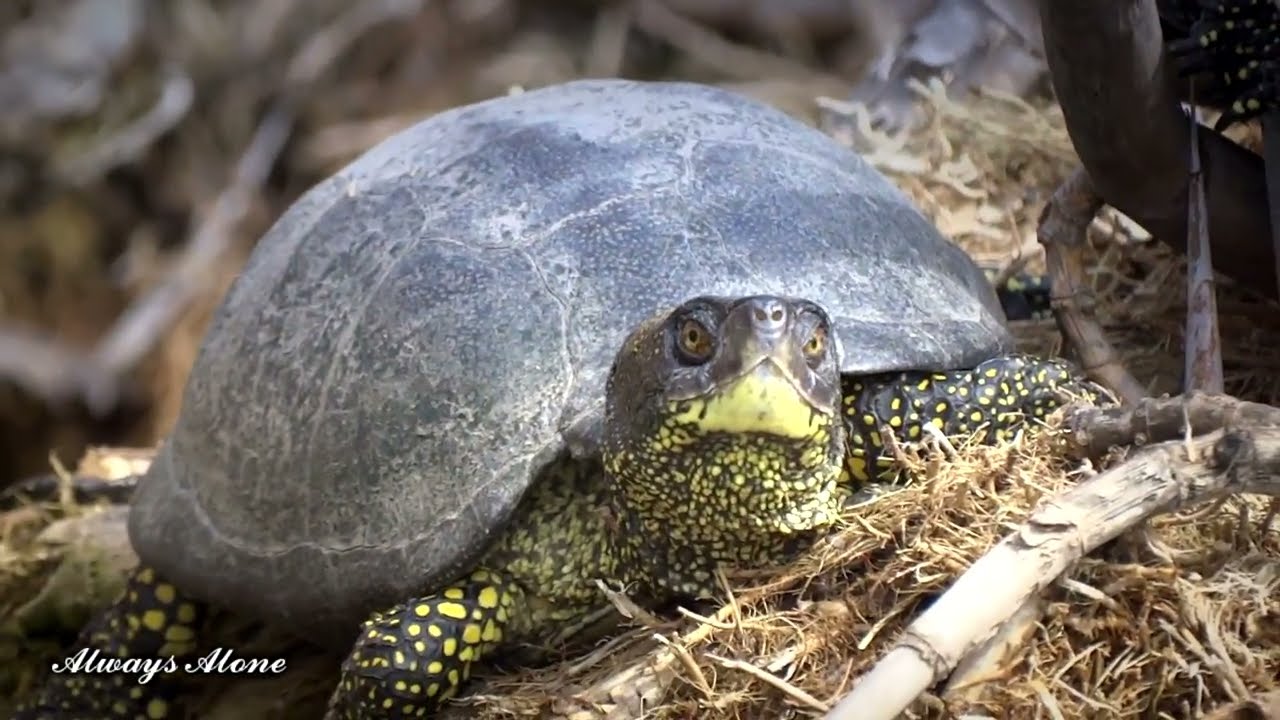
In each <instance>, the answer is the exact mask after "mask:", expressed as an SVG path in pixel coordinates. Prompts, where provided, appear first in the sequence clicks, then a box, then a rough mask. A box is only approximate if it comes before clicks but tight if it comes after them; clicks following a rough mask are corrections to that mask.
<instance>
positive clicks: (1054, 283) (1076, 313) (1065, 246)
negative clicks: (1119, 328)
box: [1036, 170, 1147, 402]
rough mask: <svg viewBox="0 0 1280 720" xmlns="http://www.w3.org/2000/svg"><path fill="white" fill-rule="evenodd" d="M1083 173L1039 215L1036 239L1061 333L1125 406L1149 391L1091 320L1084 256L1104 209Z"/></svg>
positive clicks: (1087, 369)
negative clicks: (1091, 226)
mask: <svg viewBox="0 0 1280 720" xmlns="http://www.w3.org/2000/svg"><path fill="white" fill-rule="evenodd" d="M1102 204H1103V203H1102V198H1100V197H1098V195H1097V193H1096V192H1095V191H1094V189H1093V186H1092V185H1091V184H1090V182H1089V176H1088V175H1086V174H1085V173H1084V171H1083V170H1076V171H1075V172H1074V173H1072V174H1071V176H1070V177H1068V178H1067V179H1066V180H1065V181H1064V182H1063V183H1062V185H1060V186H1059V187H1058V189H1057V190H1055V191H1054V192H1053V196H1052V197H1050V198H1049V202H1048V203H1046V204H1045V207H1044V211H1043V212H1041V214H1040V225H1039V227H1038V228H1037V229H1036V237H1037V239H1038V240H1039V242H1040V244H1041V245H1042V246H1044V261H1045V267H1046V268H1047V269H1048V272H1049V280H1050V285H1051V287H1052V293H1053V295H1052V298H1051V302H1052V304H1053V315H1054V319H1055V320H1056V321H1057V323H1058V329H1059V330H1060V331H1061V332H1062V336H1063V337H1064V338H1066V340H1067V342H1068V343H1070V345H1071V347H1073V348H1074V349H1075V351H1076V353H1078V354H1079V356H1080V364H1081V365H1082V366H1083V367H1084V370H1085V372H1087V373H1088V374H1089V377H1091V378H1092V379H1094V380H1096V381H1097V382H1099V383H1101V384H1102V385H1104V386H1106V387H1107V388H1109V389H1110V390H1111V391H1112V392H1114V393H1115V394H1116V395H1118V396H1119V397H1120V398H1121V399H1123V400H1124V401H1125V402H1133V401H1135V400H1137V399H1139V398H1143V397H1146V395H1147V390H1146V388H1145V387H1143V386H1142V383H1140V382H1138V379H1137V378H1135V377H1133V375H1131V374H1130V373H1129V371H1128V370H1127V369H1126V368H1125V366H1124V363H1123V362H1121V360H1120V354H1119V353H1118V352H1116V350H1115V348H1114V347H1112V346H1111V343H1110V342H1108V341H1107V335H1106V333H1105V332H1104V331H1103V329H1102V327H1101V326H1099V325H1098V323H1097V321H1095V320H1094V319H1093V317H1094V313H1093V308H1094V305H1095V304H1096V302H1097V298H1096V297H1094V294H1093V291H1092V289H1090V287H1089V285H1088V284H1087V283H1086V282H1085V271H1084V251H1085V248H1086V247H1087V246H1088V231H1089V224H1090V223H1092V222H1093V219H1094V216H1096V215H1097V214H1098V210H1100V209H1101V208H1102Z"/></svg>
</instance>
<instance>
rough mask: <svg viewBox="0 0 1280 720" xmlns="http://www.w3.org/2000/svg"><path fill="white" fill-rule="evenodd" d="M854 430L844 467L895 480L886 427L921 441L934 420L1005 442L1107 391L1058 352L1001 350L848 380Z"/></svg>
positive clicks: (858, 476)
mask: <svg viewBox="0 0 1280 720" xmlns="http://www.w3.org/2000/svg"><path fill="white" fill-rule="evenodd" d="M844 391H845V392H844V413H845V422H846V424H847V427H848V429H849V458H848V461H847V464H846V471H847V472H848V474H849V475H850V476H851V477H852V479H853V480H855V481H857V482H859V483H865V482H873V481H879V482H884V481H894V480H896V479H897V478H898V475H899V472H900V471H899V468H898V467H897V463H896V462H895V461H894V458H893V456H892V455H891V454H890V453H888V452H887V450H886V448H885V444H884V440H883V438H882V437H881V436H880V427H881V426H883V425H887V426H889V428H890V429H891V430H892V431H893V433H894V436H895V437H896V438H901V439H903V440H907V441H915V440H919V439H920V438H921V436H922V435H923V434H924V426H925V425H926V424H932V425H933V426H934V427H936V428H937V429H938V430H940V431H941V432H942V434H943V435H946V436H948V437H964V438H968V437H970V436H974V435H976V436H977V439H978V440H979V441H980V442H983V443H992V442H1000V441H1005V440H1007V439H1009V438H1011V437H1012V436H1013V435H1014V434H1015V433H1016V432H1018V430H1020V429H1022V428H1023V427H1025V426H1026V423H1027V421H1028V420H1029V419H1034V420H1043V419H1044V418H1046V417H1047V416H1048V415H1049V414H1050V413H1052V412H1053V411H1054V410H1056V409H1058V408H1060V407H1062V406H1063V405H1065V404H1067V403H1069V402H1077V401H1084V402H1090V403H1096V402H1099V401H1100V400H1103V399H1107V400H1109V399H1110V398H1109V396H1108V395H1107V394H1106V391H1105V390H1103V389H1102V388H1101V387H1100V386H1098V385H1096V384H1094V383H1093V382H1091V381H1089V380H1088V379H1086V378H1085V377H1084V376H1083V375H1082V374H1081V373H1080V372H1079V370H1077V369H1076V368H1075V367H1074V366H1073V365H1071V364H1070V363H1068V362H1066V361H1064V360H1060V359H1056V358H1038V357H1035V356H1031V355H1020V354H1014V355H1003V356H999V357H995V358H992V359H990V360H987V361H985V362H983V363H981V364H979V365H978V366H977V367H975V368H973V369H971V370H955V371H951V372H940V373H922V372H905V373H888V374H884V375H875V376H868V377H853V378H849V379H847V380H846V381H845V388H844Z"/></svg>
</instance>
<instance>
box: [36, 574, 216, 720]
mask: <svg viewBox="0 0 1280 720" xmlns="http://www.w3.org/2000/svg"><path fill="white" fill-rule="evenodd" d="M208 615H209V612H208V608H207V606H206V605H204V604H203V603H199V602H193V601H191V600H190V599H188V598H185V597H182V596H181V594H180V593H179V592H178V590H177V588H175V587H174V586H173V585H171V584H169V583H167V582H165V581H164V580H163V579H162V578H160V577H159V576H158V575H157V573H156V572H155V571H154V570H152V569H151V568H149V567H146V566H140V567H139V568H137V569H136V570H134V571H133V573H131V574H130V576H129V578H128V581H127V583H126V584H125V589H124V593H123V595H122V597H121V598H120V599H119V600H118V601H117V602H116V603H115V604H114V605H112V606H111V607H110V608H108V610H107V611H106V612H105V613H103V614H102V615H99V616H97V617H96V618H94V619H93V621H92V622H91V623H90V624H89V625H87V626H86V627H85V628H84V630H83V631H82V632H81V635H80V638H79V640H78V642H77V643H76V646H75V647H76V648H90V649H93V650H97V651H98V657H99V658H103V659H105V658H118V659H128V658H144V659H148V658H164V657H169V656H172V657H173V658H174V660H175V662H176V663H177V667H178V668H181V667H182V665H183V664H184V663H185V662H186V661H188V660H191V659H193V658H195V657H196V655H197V653H198V645H197V639H198V637H199V634H200V631H201V629H202V628H203V625H204V623H205V622H206V621H207V620H208ZM135 678H136V675H133V674H120V673H65V674H54V675H50V676H49V679H48V680H47V683H46V685H45V686H44V687H43V688H42V691H41V693H39V694H38V695H37V696H36V697H35V698H33V699H32V700H31V701H30V702H29V703H28V704H26V705H24V706H23V707H20V708H19V709H18V711H17V713H16V714H15V715H14V718H13V720H105V719H106V718H128V719H130V720H162V719H164V718H174V717H181V714H180V705H179V700H180V698H181V696H182V694H183V692H184V690H186V686H185V683H184V679H183V676H182V675H181V674H180V673H165V672H158V673H157V674H156V675H155V676H154V677H153V678H152V679H151V680H150V681H149V682H147V683H146V684H138V683H137V682H136V681H135Z"/></svg>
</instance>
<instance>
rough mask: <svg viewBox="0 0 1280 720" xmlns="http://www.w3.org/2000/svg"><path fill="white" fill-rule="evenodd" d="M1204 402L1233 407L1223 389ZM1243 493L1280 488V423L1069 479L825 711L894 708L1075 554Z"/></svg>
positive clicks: (866, 717)
mask: <svg viewBox="0 0 1280 720" xmlns="http://www.w3.org/2000/svg"><path fill="white" fill-rule="evenodd" d="M1178 402H1179V401H1178V400H1176V399H1167V400H1165V401H1164V403H1165V404H1164V405H1163V406H1161V408H1162V410H1163V412H1164V413H1165V414H1166V415H1169V414H1171V411H1172V410H1173V409H1174V408H1177V409H1178V410H1182V408H1180V407H1179V405H1178ZM1209 404H1210V405H1212V406H1213V407H1215V408H1218V409H1219V410H1222V409H1225V408H1229V407H1232V401H1231V400H1230V399H1223V397H1222V396H1218V400H1217V401H1216V403H1209ZM1148 409H1150V407H1149V408H1148ZM1124 412H1125V411H1124V410H1122V409H1121V410H1117V411H1116V416H1117V417H1118V416H1122V415H1123V414H1124ZM1190 412H1191V410H1190V408H1189V407H1188V408H1187V413H1188V414H1190ZM1272 412H1273V413H1280V411H1276V410H1274V409H1272ZM1178 414H1179V415H1180V414H1181V412H1179V413H1178ZM1135 417H1136V416H1135ZM1275 417H1276V415H1269V418H1270V419H1275ZM1113 419H1115V418H1113ZM1202 419H1203V418H1202ZM1241 492H1243V493H1255V494H1261V495H1272V496H1277V497H1280V427H1274V426H1269V425H1268V426H1257V427H1253V426H1240V427H1238V428H1236V429H1225V430H1218V431H1215V432H1212V433H1210V434H1208V435H1204V436H1201V437H1198V438H1195V439H1192V440H1171V441H1168V442H1164V443H1161V444H1158V445H1154V446H1151V447H1148V448H1147V449H1145V450H1142V451H1140V452H1138V453H1137V454H1136V455H1134V456H1133V457H1132V458H1131V459H1129V460H1127V461H1125V462H1124V463H1121V464H1119V465H1117V466H1116V467H1113V468H1111V469H1110V470H1107V471H1106V472H1103V473H1101V474H1099V475H1097V476H1095V477H1093V478H1092V479H1090V480H1088V481H1087V482H1083V483H1081V484H1079V485H1077V486H1075V487H1074V488H1071V489H1070V490H1068V491H1066V492H1065V493H1063V494H1061V495H1059V496H1058V497H1057V498H1054V499H1052V500H1050V501H1049V502H1046V503H1045V504H1044V505H1042V506H1041V507H1040V508H1039V509H1038V510H1036V511H1035V512H1034V513H1033V514H1032V515H1031V517H1030V518H1029V519H1028V520H1027V522H1026V523H1025V524H1024V525H1023V526H1022V527H1021V528H1019V529H1018V530H1016V531H1015V532H1014V533H1012V534H1011V535H1009V536H1008V537H1006V538H1005V539H1004V540H1002V541H1001V542H1000V543H999V544H997V545H996V546H995V547H994V548H992V549H991V550H990V551H989V552H988V553H987V554H986V555H984V556H983V557H982V558H980V559H979V560H978V561H977V562H975V563H974V564H973V565H972V566H971V567H970V568H969V570H968V571H967V572H965V574H964V575H962V576H961V577H960V578H959V579H958V580H957V581H956V582H955V584H954V585H952V587H951V588H950V589H949V590H948V591H947V592H946V593H944V594H943V595H942V596H941V597H940V598H938V600H937V602H935V603H934V604H933V605H931V606H930V607H929V609H928V610H926V611H925V612H924V613H923V614H921V615H920V616H919V617H918V618H917V619H916V620H915V622H913V623H912V624H911V625H910V627H908V628H907V629H906V631H905V632H904V634H903V637H902V639H901V640H899V642H898V644H897V645H896V646H895V647H894V649H893V650H891V651H890V652H889V653H888V654H887V655H885V656H884V658H882V659H881V660H880V662H878V663H877V664H876V665H875V667H873V668H872V669H871V671H870V672H868V673H867V674H866V675H864V676H863V677H862V679H861V680H859V681H858V683H857V684H856V685H854V688H853V690H852V691H851V692H850V693H849V694H848V695H846V696H845V697H844V699H842V700H841V701H840V702H839V704H837V705H836V706H835V708H833V709H832V711H831V712H830V713H829V714H828V715H827V720H849V719H850V718H855V717H856V718H859V720H881V719H884V720H890V719H891V718H896V717H898V716H899V714H900V713H902V712H903V711H904V710H906V709H907V708H908V706H910V705H911V703H913V702H914V701H915V700H916V698H917V697H919V695H920V694H921V693H922V692H924V691H925V690H926V689H927V688H928V687H929V686H931V685H933V684H934V683H935V682H937V681H939V680H941V679H943V678H945V677H946V676H947V675H948V674H949V673H950V672H951V671H952V670H954V669H955V668H956V667H957V666H958V665H960V663H961V662H962V661H963V660H964V659H965V658H966V657H967V656H968V655H970V654H971V653H972V652H975V651H981V649H982V648H983V646H984V644H985V643H986V642H987V640H988V639H989V638H991V637H992V636H993V635H995V634H996V633H998V632H999V631H1000V630H1001V628H1002V626H1004V625H1005V624H1006V622H1007V621H1008V620H1009V619H1010V618H1011V617H1013V616H1014V615H1015V614H1016V613H1017V612H1018V611H1019V609H1020V608H1022V607H1023V606H1024V605H1025V604H1026V603H1027V602H1028V601H1030V600H1032V599H1034V598H1035V597H1036V596H1037V595H1039V593H1040V592H1041V591H1043V590H1044V589H1045V588H1047V587H1048V586H1049V585H1051V584H1052V583H1053V582H1054V581H1056V580H1057V578H1058V577H1059V576H1060V575H1062V574H1063V573H1064V572H1066V571H1067V570H1068V569H1069V568H1070V567H1071V566H1072V565H1073V564H1074V563H1075V562H1076V561H1077V560H1079V559H1080V558H1082V557H1084V556H1085V555H1087V554H1088V553H1090V552H1092V551H1093V550H1094V549H1096V548H1098V547H1099V546H1101V545H1102V544H1104V543H1106V542H1109V541H1110V540H1113V539H1115V538H1116V537H1118V536H1119V535H1121V534H1123V533H1124V532H1126V531H1128V530H1130V529H1132V528H1134V527H1136V526H1138V525H1139V524H1141V523H1142V522H1143V521H1145V520H1146V519H1147V518H1149V517H1151V516H1152V515H1156V514H1159V513H1167V512H1173V511H1176V510H1180V509H1183V508H1187V507H1191V506H1194V505H1198V504H1201V503H1204V502H1208V501H1211V500H1215V499H1218V498H1221V497H1224V496H1226V495H1230V494H1233V493H1241Z"/></svg>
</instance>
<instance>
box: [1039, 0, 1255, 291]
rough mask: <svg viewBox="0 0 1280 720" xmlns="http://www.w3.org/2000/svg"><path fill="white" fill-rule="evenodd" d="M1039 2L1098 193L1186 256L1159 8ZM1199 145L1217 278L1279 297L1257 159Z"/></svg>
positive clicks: (1213, 139) (1182, 121) (1174, 109)
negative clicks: (1220, 274)
mask: <svg viewBox="0 0 1280 720" xmlns="http://www.w3.org/2000/svg"><path fill="white" fill-rule="evenodd" d="M1038 2H1039V7H1040V19H1041V30H1042V32H1043V35H1044V46H1045V53H1046V56H1047V60H1048V64H1049V73H1050V77H1051V78H1052V81H1053V86H1054V91H1055V92H1056V93H1057V97H1058V102H1059V103H1060V104H1061V105H1062V111H1063V116H1064V118H1065V120H1066V125H1067V132H1068V134H1069V135H1070V137H1071V142H1072V144H1073V145H1074V146H1075V150H1076V153H1077V154H1078V155H1079V156H1080V160H1081V162H1082V163H1083V164H1084V167H1085V170H1086V172H1088V174H1089V177H1090V179H1091V180H1092V183H1093V186H1094V187H1095V188H1096V189H1097V191H1098V193H1099V194H1100V195H1101V196H1102V198H1103V199H1104V200H1106V202H1107V204H1109V205H1111V206H1112V207H1115V208H1116V209H1118V210H1120V211H1121V212H1123V213H1125V214H1126V215H1128V216H1129V217H1131V218H1132V219H1133V220H1134V221H1135V222H1137V223H1139V224H1140V225H1142V226H1143V227H1144V228H1146V230H1147V231H1148V232H1150V233H1151V234H1152V235H1153V236H1154V237H1155V238H1156V239H1158V240H1159V241H1160V242H1162V243H1165V244H1166V245H1168V246H1170V247H1172V248H1174V249H1176V250H1177V251H1178V252H1184V248H1185V247H1186V237H1187V198H1188V192H1187V189H1188V170H1189V162H1190V137H1191V134H1190V131H1191V128H1190V124H1189V121H1188V119H1187V116H1186V114H1185V113H1184V112H1183V111H1182V109H1181V107H1180V106H1179V104H1178V96H1179V93H1178V88H1179V86H1180V85H1181V84H1182V82H1181V81H1179V80H1178V78H1177V77H1176V74H1175V72H1174V69H1173V67H1172V66H1171V65H1170V64H1169V62H1168V61H1167V60H1166V57H1165V53H1164V47H1163V36H1162V34H1161V31H1160V22H1159V16H1158V14H1157V11H1156V4H1155V0H1038ZM1200 135H1201V147H1200V153H1201V163H1202V168H1203V172H1204V178H1205V188H1206V194H1207V195H1208V202H1209V207H1208V215H1209V218H1208V220H1209V236H1210V239H1211V243H1212V246H1211V247H1212V254H1213V260H1214V268H1215V269H1216V270H1217V271H1219V272H1221V273H1223V274H1225V275H1227V276H1228V277H1230V278H1232V279H1234V280H1236V281H1238V282H1240V283H1241V284H1243V285H1245V286H1247V287H1249V288H1251V289H1253V290H1255V291H1257V292H1259V293H1263V294H1264V295H1265V296H1268V297H1275V295H1276V278H1275V274H1274V270H1273V268H1274V267H1275V266H1276V265H1275V256H1274V252H1273V250H1272V248H1271V226H1270V219H1269V217H1268V210H1267V190H1266V180H1265V171H1264V168H1263V163H1262V158H1261V157H1260V156H1259V155H1257V154H1256V153H1254V152H1252V151H1250V150H1247V149H1245V148H1242V147H1240V146H1239V145H1236V144H1235V143H1233V142H1231V141H1230V140H1228V139H1226V138H1224V137H1222V136H1220V135H1218V134H1216V133H1213V132H1210V131H1207V130H1206V131H1204V132H1202V133H1200Z"/></svg>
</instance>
